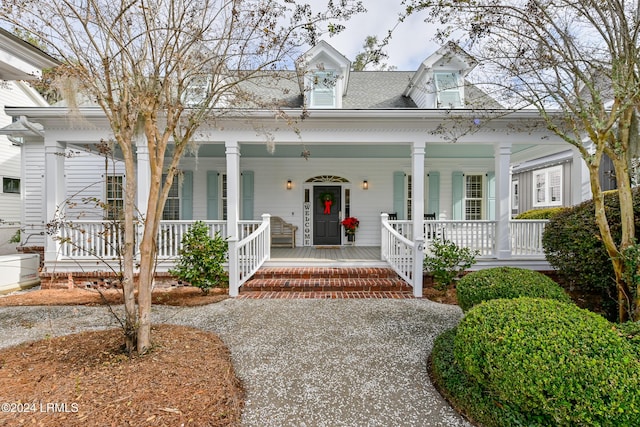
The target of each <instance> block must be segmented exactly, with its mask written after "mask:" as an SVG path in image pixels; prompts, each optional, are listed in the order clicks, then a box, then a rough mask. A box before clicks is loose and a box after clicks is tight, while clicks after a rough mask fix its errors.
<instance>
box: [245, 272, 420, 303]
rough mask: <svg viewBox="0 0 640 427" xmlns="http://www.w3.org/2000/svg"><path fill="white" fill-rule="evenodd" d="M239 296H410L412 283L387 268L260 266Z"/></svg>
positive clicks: (401, 297)
mask: <svg viewBox="0 0 640 427" xmlns="http://www.w3.org/2000/svg"><path fill="white" fill-rule="evenodd" d="M239 298H240V299H366V298H375V299H410V298H413V293H412V290H411V287H410V286H409V285H408V284H407V283H406V282H404V281H403V280H402V279H400V278H399V277H398V275H397V274H396V273H395V272H394V271H393V270H392V269H390V268H370V267H361V268H353V267H347V268H345V267H342V268H336V267H297V268H291V267H276V268H274V267H271V268H262V269H260V270H258V272H256V274H255V275H254V276H253V278H252V279H251V280H249V281H248V282H247V283H245V284H244V285H243V286H242V288H241V290H240V295H239Z"/></svg>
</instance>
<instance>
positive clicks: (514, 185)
mask: <svg viewBox="0 0 640 427" xmlns="http://www.w3.org/2000/svg"><path fill="white" fill-rule="evenodd" d="M519 206H520V180H519V179H514V180H513V181H511V209H512V210H516V211H517V210H518V209H519Z"/></svg>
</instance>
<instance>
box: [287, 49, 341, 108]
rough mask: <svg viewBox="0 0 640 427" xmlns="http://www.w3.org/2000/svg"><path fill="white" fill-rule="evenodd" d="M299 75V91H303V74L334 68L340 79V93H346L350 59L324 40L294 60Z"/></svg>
mask: <svg viewBox="0 0 640 427" xmlns="http://www.w3.org/2000/svg"><path fill="white" fill-rule="evenodd" d="M296 68H297V70H298V73H299V75H300V86H301V91H302V92H304V76H305V75H306V74H307V73H309V72H313V71H322V70H335V71H337V72H338V74H339V75H340V78H341V79H342V85H341V86H342V95H343V96H344V95H345V94H346V93H347V88H348V86H349V73H350V71H351V61H349V60H348V59H347V58H346V57H345V56H344V55H342V54H341V53H340V52H338V51H337V50H336V49H335V48H334V47H333V46H331V45H330V44H329V43H327V42H326V41H324V40H320V41H319V42H318V44H316V45H315V46H313V47H312V48H311V49H309V50H308V51H307V52H306V53H305V54H303V55H302V56H301V57H300V58H298V60H297V61H296Z"/></svg>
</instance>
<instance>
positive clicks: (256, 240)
mask: <svg viewBox="0 0 640 427" xmlns="http://www.w3.org/2000/svg"><path fill="white" fill-rule="evenodd" d="M232 251H233V253H232ZM270 257H271V215H269V214H264V215H262V224H260V226H259V227H258V228H257V229H255V230H254V231H253V232H252V233H251V234H249V235H248V236H246V237H244V238H243V239H241V240H240V241H238V242H237V243H236V242H231V244H230V245H229V295H230V296H232V297H233V296H237V295H238V291H239V289H240V286H242V285H243V284H244V283H245V282H246V281H247V280H249V279H250V278H251V276H253V274H254V273H255V272H256V271H258V269H259V268H260V267H262V265H263V264H264V263H265V261H267V260H269V258H270Z"/></svg>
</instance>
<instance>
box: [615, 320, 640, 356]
mask: <svg viewBox="0 0 640 427" xmlns="http://www.w3.org/2000/svg"><path fill="white" fill-rule="evenodd" d="M615 328H616V330H617V331H618V335H620V336H621V337H622V338H624V339H625V340H627V341H628V342H629V344H631V345H632V346H633V348H634V349H635V351H636V354H637V355H638V358H639V359H640V322H625V323H621V324H617V325H615Z"/></svg>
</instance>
